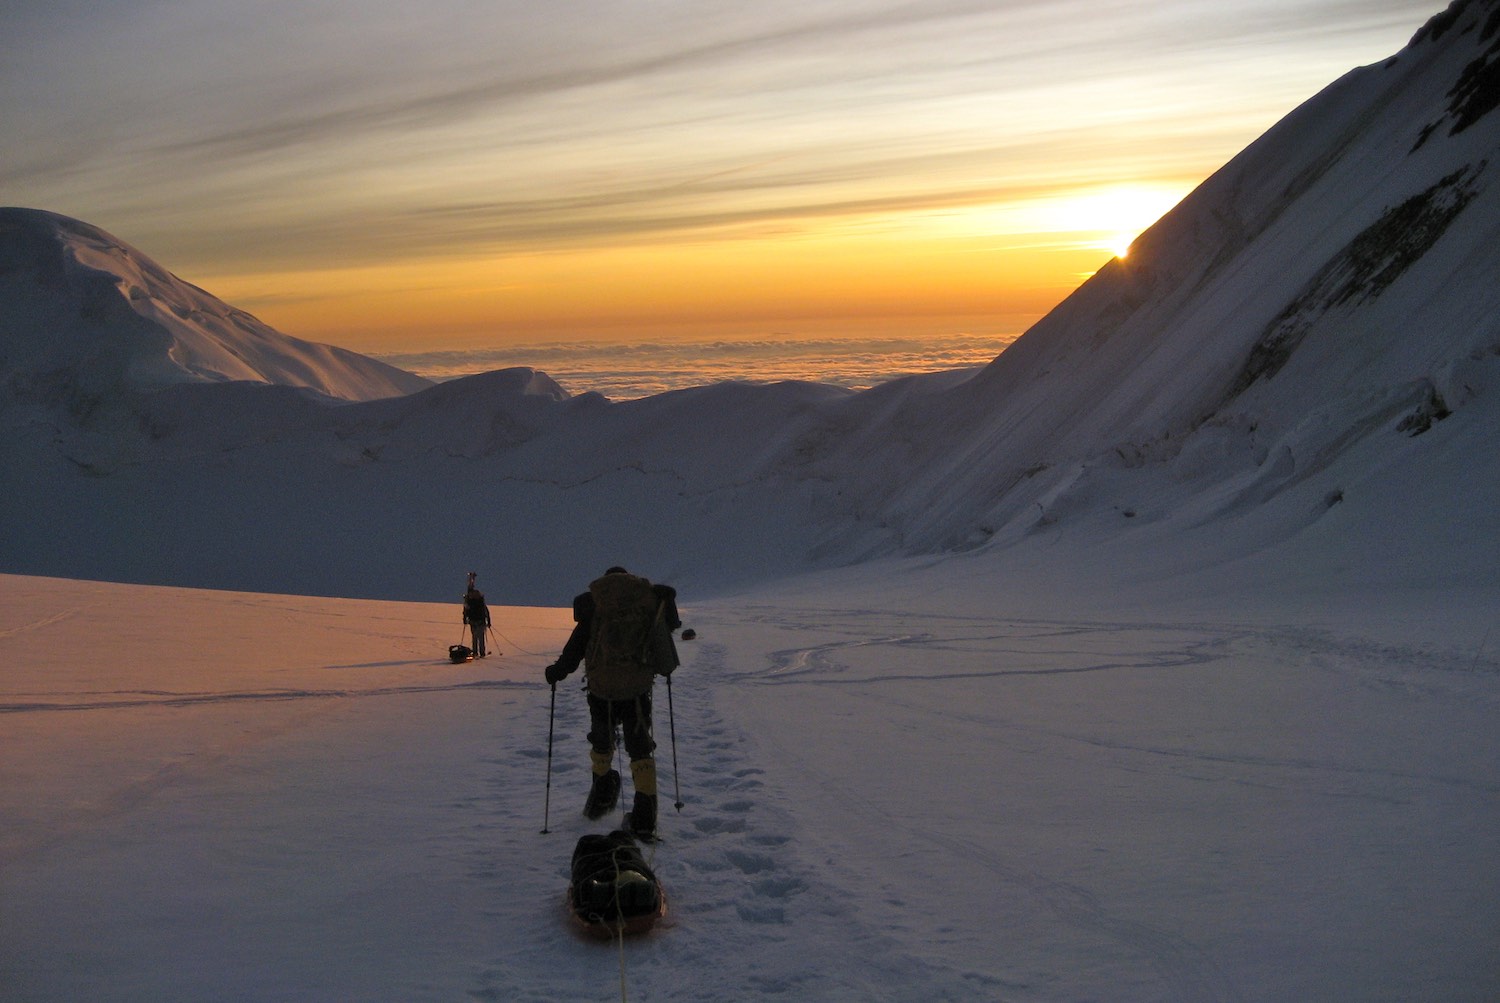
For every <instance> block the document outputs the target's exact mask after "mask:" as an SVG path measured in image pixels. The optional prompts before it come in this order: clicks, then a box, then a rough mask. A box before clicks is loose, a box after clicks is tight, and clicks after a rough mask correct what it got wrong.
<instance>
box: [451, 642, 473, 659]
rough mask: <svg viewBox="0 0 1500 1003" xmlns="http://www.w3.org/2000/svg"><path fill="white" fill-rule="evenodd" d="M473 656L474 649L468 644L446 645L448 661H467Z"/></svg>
mask: <svg viewBox="0 0 1500 1003" xmlns="http://www.w3.org/2000/svg"><path fill="white" fill-rule="evenodd" d="M473 657H474V651H473V649H472V648H470V647H469V646H468V645H464V644H450V645H448V661H450V662H454V663H457V662H467V661H470V660H471V659H472V658H473Z"/></svg>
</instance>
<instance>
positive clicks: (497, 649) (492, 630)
mask: <svg viewBox="0 0 1500 1003" xmlns="http://www.w3.org/2000/svg"><path fill="white" fill-rule="evenodd" d="M489 631H490V640H492V641H494V642H495V650H494V652H493V654H496V655H498V654H500V638H498V637H496V636H495V628H494V627H490V628H489Z"/></svg>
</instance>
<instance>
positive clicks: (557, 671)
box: [542, 662, 568, 686]
mask: <svg viewBox="0 0 1500 1003" xmlns="http://www.w3.org/2000/svg"><path fill="white" fill-rule="evenodd" d="M542 676H543V678H545V679H546V680H547V682H549V683H551V684H552V685H553V686H556V685H557V684H558V683H560V682H562V681H563V680H564V679H566V678H567V676H568V673H567V672H566V671H565V670H564V669H563V667H562V666H561V665H559V664H557V663H556V662H553V663H552V664H551V665H549V666H547V669H546V671H545V672H543V673H542Z"/></svg>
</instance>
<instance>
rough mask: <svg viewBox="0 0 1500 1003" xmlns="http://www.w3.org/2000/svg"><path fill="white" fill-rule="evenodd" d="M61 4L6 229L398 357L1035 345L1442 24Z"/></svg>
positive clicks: (1204, 17)
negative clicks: (54, 239) (146, 260)
mask: <svg viewBox="0 0 1500 1003" xmlns="http://www.w3.org/2000/svg"><path fill="white" fill-rule="evenodd" d="M66 7H67V5H61V6H47V5H41V6H35V8H34V9H30V8H28V7H27V5H22V7H21V9H19V10H15V9H12V8H9V7H7V9H6V11H5V12H0V33H3V34H4V35H5V37H7V38H8V39H9V40H10V44H8V46H7V48H8V58H7V60H5V61H4V62H3V63H0V130H3V131H4V134H5V135H6V136H7V159H6V160H5V161H4V162H3V163H0V202H4V203H6V204H14V205H24V206H31V207H34V208H42V209H49V210H52V211H55V212H61V213H64V214H66V215H70V216H75V217H77V218H80V219H83V220H86V221H87V222H90V223H93V224H95V225H98V226H101V227H103V228H104V229H106V230H108V231H110V232H111V233H113V234H114V235H116V236H117V237H119V238H121V239H122V240H125V241H127V242H129V243H131V244H133V245H135V246H136V247H138V248H139V249H140V250H142V251H143V252H145V253H146V254H148V255H150V256H151V257H153V258H155V259H156V260H158V261H159V262H161V263H162V264H163V265H165V266H166V267H167V268H169V269H171V270H172V271H174V272H176V273H177V274H178V275H180V276H182V277H183V278H185V279H187V280H189V281H191V282H194V283H197V284H198V285H200V286H203V287H204V288H206V289H207V290H208V291H210V292H212V293H214V294H215V295H217V296H219V297H220V298H222V299H225V300H227V301H228V302H230V303H232V304H234V305H236V306H239V307H241V308H243V309H247V310H249V311H251V312H252V313H255V314H256V315H258V316H260V317H261V318H262V319H263V320H265V321H267V322H268V323H270V324H272V325H273V326H275V327H277V328H279V329H281V330H283V331H285V332H286V333H288V334H293V335H297V336H299V337H305V338H311V339H314V340H319V341H329V342H333V343H336V344H340V345H344V346H346V347H349V348H353V349H356V350H360V351H370V352H395V351H416V350H421V349H436V348H445V347H455V348H458V347H474V346H481V345H494V344H497V343H505V342H530V341H547V340H556V339H558V338H577V339H594V340H609V339H628V340H631V341H640V340H642V339H652V338H659V339H697V338H716V337H738V336H745V337H764V336H767V335H771V334H782V335H801V334H806V335H808V336H830V335H843V334H847V335H850V336H854V335H860V334H902V335H920V334H924V333H931V334H934V335H942V334H950V333H957V332H969V333H975V334H995V335H1008V334H1014V333H1017V332H1019V331H1020V330H1023V329H1024V328H1025V327H1026V326H1028V325H1029V324H1030V323H1031V322H1032V321H1034V320H1035V319H1037V318H1038V317H1040V316H1041V315H1042V314H1044V313H1045V312H1046V311H1047V310H1049V309H1050V308H1051V307H1052V306H1054V305H1055V304H1056V303H1057V302H1058V301H1060V300H1061V299H1062V298H1063V297H1064V296H1066V295H1067V293H1068V292H1070V291H1071V290H1072V289H1073V288H1076V286H1077V285H1078V284H1079V283H1080V282H1081V281H1082V280H1083V279H1084V278H1085V277H1087V275H1089V274H1090V273H1092V272H1093V271H1094V270H1096V269H1097V268H1099V267H1100V266H1101V265H1103V264H1104V263H1105V262H1106V261H1107V260H1108V259H1109V258H1110V256H1111V255H1112V254H1115V253H1118V252H1119V251H1120V250H1121V249H1122V248H1123V244H1124V243H1126V242H1128V240H1129V239H1130V238H1132V237H1133V236H1134V235H1135V234H1136V233H1138V232H1139V231H1140V230H1141V229H1142V228H1144V227H1145V226H1147V225H1148V224H1149V223H1150V222H1152V221H1153V220H1155V219H1156V218H1157V217H1158V216H1159V215H1160V214H1161V213H1162V212H1163V211H1165V210H1166V209H1167V208H1168V207H1169V206H1170V205H1172V204H1173V203H1174V202H1176V201H1177V200H1178V199H1180V198H1181V197H1182V196H1183V195H1185V194H1187V193H1188V192H1189V191H1190V190H1191V189H1192V188H1193V187H1194V186H1195V185H1196V184H1197V183H1199V182H1200V181H1202V180H1203V179H1204V178H1205V177H1207V176H1208V175H1209V174H1210V173H1212V172H1213V171H1214V170H1216V169H1217V168H1218V167H1220V166H1221V165H1222V164H1223V163H1224V162H1226V161H1227V160H1228V159H1229V158H1230V157H1232V156H1233V155H1234V154H1236V153H1238V152H1239V151H1240V150H1241V149H1242V148H1243V147H1244V146H1246V145H1247V144H1248V143H1249V142H1251V141H1252V140H1253V139H1255V138H1256V137H1257V136H1258V135H1260V134H1261V133H1262V132H1264V131H1265V130H1266V129H1267V128H1269V127H1270V126H1271V125H1272V124H1274V123H1275V121H1276V120H1278V119H1279V118H1280V117H1281V116H1283V115H1284V114H1286V113H1287V112H1288V111H1290V110H1291V109H1292V108H1294V107H1295V106H1296V105H1298V104H1300V103H1301V102H1302V101H1304V100H1306V99H1307V98H1309V97H1311V96H1312V95H1313V94H1314V93H1316V91H1318V90H1320V89H1321V88H1322V87H1323V86H1325V85H1326V84H1328V83H1329V82H1331V81H1332V80H1334V79H1335V78H1336V77H1338V76H1340V75H1341V74H1342V73H1344V72H1345V71H1347V70H1349V69H1352V68H1354V67H1355V66H1358V65H1362V64H1367V63H1371V62H1376V61H1379V60H1381V59H1383V58H1385V57H1386V56H1389V55H1391V54H1393V53H1394V52H1396V51H1397V50H1399V49H1400V48H1401V46H1402V45H1404V43H1405V42H1406V40H1407V39H1408V38H1409V37H1410V36H1411V35H1412V34H1413V33H1414V32H1415V31H1416V30H1417V29H1418V28H1419V27H1420V26H1421V24H1422V23H1423V22H1424V21H1425V20H1426V19H1427V18H1428V17H1429V16H1431V15H1432V14H1435V13H1437V12H1438V11H1439V10H1440V9H1441V7H1442V4H1441V3H1426V2H1413V0H1361V3H1358V4H1351V3H1348V2H1347V0H1295V2H1294V0H1163V2H1161V3H1157V4H1151V5H1141V4H1135V3H1125V2H1123V0H1119V2H1117V0H1048V2H1045V3H1042V2H1038V0H988V2H976V0H934V2H933V3H930V4H909V3H902V2H895V0H889V2H882V0H824V2H820V3H819V4H806V3H802V2H797V3H793V2H790V0H767V2H765V3H758V4H749V5H713V4H676V3H669V2H667V3H659V4H655V3H653V4H648V5H645V6H635V5H622V4H619V3H617V2H612V0H558V2H557V3H556V4H547V5H535V4H530V3H521V2H519V0H516V2H511V0H497V2H495V3H493V4H486V5H479V6H477V7H476V6H475V5H472V4H465V3H460V2H458V0H432V2H431V3H428V4H424V5H421V7H420V8H414V7H413V5H408V4H396V3H393V2H387V0H372V2H371V3H370V4H368V5H366V6H365V7H363V8H362V11H361V17H360V18H359V19H358V20H357V22H356V21H351V19H350V18H348V17H347V12H345V11H342V10H340V9H339V5H337V4H333V5H322V4H316V3H314V4H309V5H305V6H303V7H300V8H299V10H298V17H297V18H295V19H291V18H288V17H285V16H280V15H282V14H285V13H286V12H285V11H280V8H279V5H278V3H277V2H275V0H253V2H248V3H247V2H244V0H198V2H197V3H195V4H193V5H179V4H174V3H145V2H143V0H121V2H120V3H118V4H110V5H105V6H104V7H101V8H98V9H97V10H94V11H93V12H92V14H91V16H90V17H88V18H76V17H69V16H67V12H66ZM278 12H279V13H278ZM226 37H233V38H234V39H235V44H234V45H233V46H230V47H225V46H224V45H223V44H222V40H223V39H224V38H226Z"/></svg>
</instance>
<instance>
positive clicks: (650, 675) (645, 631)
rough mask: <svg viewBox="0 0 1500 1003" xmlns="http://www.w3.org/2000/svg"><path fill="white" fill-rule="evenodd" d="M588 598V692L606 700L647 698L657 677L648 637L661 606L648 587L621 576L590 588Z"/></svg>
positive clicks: (597, 581) (636, 578)
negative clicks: (591, 613) (589, 608)
mask: <svg viewBox="0 0 1500 1003" xmlns="http://www.w3.org/2000/svg"><path fill="white" fill-rule="evenodd" d="M589 596H590V597H591V598H592V600H593V606H594V610H593V615H592V617H591V619H590V621H589V643H588V648H587V649H585V652H584V656H583V659H584V667H585V671H586V674H587V676H588V681H589V692H590V693H592V694H594V695H595V696H598V697H603V698H604V699H606V700H625V699H629V698H631V697H635V696H639V695H640V694H642V693H645V692H646V691H647V690H649V689H650V688H651V684H652V682H653V681H654V678H655V675H656V670H655V666H654V665H653V664H652V657H651V632H652V630H653V628H654V627H655V625H656V623H657V620H658V619H659V617H660V615H661V604H662V600H661V599H660V597H659V596H657V594H656V592H655V591H654V590H653V589H652V588H651V583H650V582H649V581H647V580H646V579H644V578H641V577H640V576H638V575H631V574H626V573H624V572H615V573H614V574H610V575H605V576H604V577H603V578H597V579H595V580H594V581H593V582H590V583H589Z"/></svg>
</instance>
